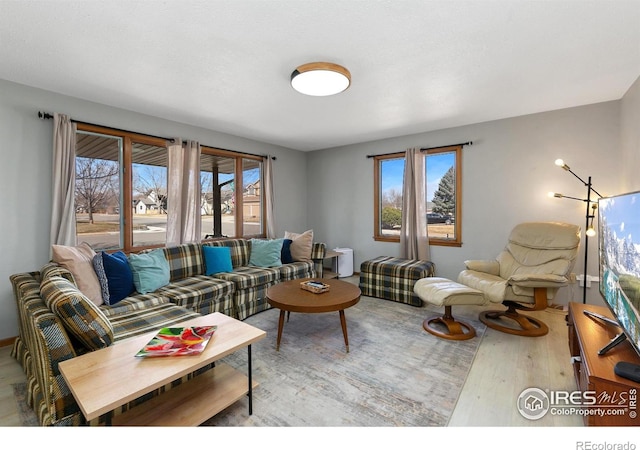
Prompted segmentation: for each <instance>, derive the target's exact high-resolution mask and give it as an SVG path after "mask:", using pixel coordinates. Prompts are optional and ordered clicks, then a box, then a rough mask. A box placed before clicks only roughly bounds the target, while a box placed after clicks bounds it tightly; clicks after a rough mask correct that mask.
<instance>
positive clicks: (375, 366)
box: [13, 294, 486, 427]
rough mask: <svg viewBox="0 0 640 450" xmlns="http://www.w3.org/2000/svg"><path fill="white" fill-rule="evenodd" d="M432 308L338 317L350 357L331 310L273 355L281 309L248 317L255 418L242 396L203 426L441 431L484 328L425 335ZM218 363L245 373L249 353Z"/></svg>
mask: <svg viewBox="0 0 640 450" xmlns="http://www.w3.org/2000/svg"><path fill="white" fill-rule="evenodd" d="M319 295H321V294H319ZM431 308H432V307H431V306H428V307H425V308H417V307H414V306H409V305H406V304H402V303H397V302H392V301H388V300H381V299H376V298H371V297H364V296H363V297H362V298H361V300H360V302H359V303H358V304H357V305H355V306H353V307H351V308H349V309H347V310H345V315H346V319H347V328H348V337H349V344H350V345H349V347H350V352H349V353H347V352H346V351H345V345H344V339H343V336H342V329H341V327H340V319H339V316H338V313H337V312H336V313H324V314H296V313H291V317H290V319H289V321H288V322H286V323H285V326H284V332H283V336H282V342H281V345H280V351H276V349H275V346H276V336H277V327H278V315H279V310H277V309H270V310H268V311H264V312H262V313H259V314H256V315H254V316H251V317H249V318H247V319H246V320H245V322H246V323H249V324H251V325H253V326H256V327H258V328H260V329H262V330H265V331H266V332H267V337H266V338H265V339H263V340H261V341H259V342H257V343H255V344H254V345H253V346H252V356H253V357H252V363H253V377H254V380H255V381H257V382H258V383H259V386H258V387H257V388H256V389H255V390H254V392H253V414H252V415H249V414H248V399H247V398H242V399H240V400H239V401H238V402H236V403H234V404H233V405H231V406H229V407H228V408H227V409H225V410H224V411H222V412H220V413H219V414H218V415H216V416H215V417H213V418H212V419H210V420H208V421H207V422H205V423H204V424H203V425H205V426H222V427H236V426H253V427H427V426H446V425H447V423H448V421H449V418H450V417H451V414H452V413H453V410H454V408H455V404H456V401H457V399H458V396H459V395H460V391H461V390H462V387H463V385H464V382H465V380H466V378H467V375H468V373H469V370H470V368H471V364H472V363H473V360H474V357H475V355H476V352H477V350H478V347H479V345H480V342H481V340H482V337H483V335H484V332H485V329H486V327H485V326H484V324H482V323H481V322H479V321H478V320H477V317H475V316H465V315H464V313H460V314H459V318H460V319H462V320H465V321H467V322H468V323H470V324H471V325H473V326H474V327H475V329H476V333H477V336H476V337H475V338H473V339H470V340H467V341H451V340H444V339H440V338H437V337H435V336H433V335H431V334H429V333H427V332H425V331H424V330H423V328H422V322H423V320H424V319H425V318H426V317H428V316H431V315H434V314H436V313H442V311H440V310H439V309H436V308H433V309H431ZM460 309H462V308H460ZM223 361H224V362H225V363H227V364H229V365H231V366H233V367H235V368H237V369H238V370H240V371H242V372H243V373H246V368H247V351H246V350H245V349H243V350H241V351H238V352H236V353H234V354H232V355H229V356H227V357H225V358H224V359H223ZM13 387H14V396H15V399H16V403H17V405H18V411H19V414H20V416H21V421H22V424H23V426H37V425H38V421H37V418H36V416H35V414H34V413H33V411H32V410H31V409H30V408H29V407H28V406H27V405H26V402H25V386H24V384H15V385H13Z"/></svg>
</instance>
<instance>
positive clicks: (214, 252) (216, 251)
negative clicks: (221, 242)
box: [202, 245, 233, 275]
mask: <svg viewBox="0 0 640 450" xmlns="http://www.w3.org/2000/svg"><path fill="white" fill-rule="evenodd" d="M202 253H203V254H204V267H205V269H204V274H205V275H213V274H215V273H220V272H232V271H233V266H232V265H231V249H230V248H229V247H212V246H210V245H203V246H202Z"/></svg>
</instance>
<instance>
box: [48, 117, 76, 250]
mask: <svg viewBox="0 0 640 450" xmlns="http://www.w3.org/2000/svg"><path fill="white" fill-rule="evenodd" d="M76 128H77V127H76V124H75V123H73V122H72V121H71V119H70V118H69V117H68V116H66V115H64V114H59V113H54V115H53V186H52V200H51V203H52V212H51V234H50V241H51V245H76V244H77V242H76V211H75V185H76V167H75V166H76Z"/></svg>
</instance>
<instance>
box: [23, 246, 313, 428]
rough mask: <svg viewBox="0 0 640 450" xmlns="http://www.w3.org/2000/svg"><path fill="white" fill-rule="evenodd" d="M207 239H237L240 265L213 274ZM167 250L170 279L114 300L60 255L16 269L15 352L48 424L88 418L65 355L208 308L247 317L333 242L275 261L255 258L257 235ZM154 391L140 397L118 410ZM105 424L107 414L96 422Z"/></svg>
mask: <svg viewBox="0 0 640 450" xmlns="http://www.w3.org/2000/svg"><path fill="white" fill-rule="evenodd" d="M205 245H210V246H225V247H229V248H230V253H231V261H232V267H233V270H232V271H231V272H223V273H217V274H214V275H210V276H207V275H205V274H204V273H205V267H204V266H205V265H204V259H203V248H202V247H203V246H205ZM163 250H164V254H165V256H166V259H167V261H168V262H169V268H170V283H169V284H168V285H166V286H164V287H161V288H160V289H158V290H156V291H154V292H150V293H146V294H140V293H137V292H134V293H133V294H132V295H130V296H128V297H126V298H125V299H123V300H121V301H119V302H118V303H116V304H115V305H113V306H109V305H100V306H99V307H96V306H91V305H87V304H86V302H83V301H82V297H83V296H82V294H79V290H78V289H77V287H76V286H77V284H76V280H75V279H74V277H73V275H72V274H71V272H69V271H68V270H66V269H65V268H63V267H61V266H59V265H57V264H55V263H52V262H50V263H47V264H45V266H44V267H42V269H41V270H40V271H35V272H25V273H19V274H14V275H11V276H10V281H11V283H12V286H13V292H14V296H15V299H16V302H17V309H18V318H19V336H18V337H17V338H16V340H15V342H14V346H13V349H12V356H13V357H14V358H16V359H17V360H18V362H20V364H21V365H22V367H23V369H24V371H25V374H26V376H27V384H28V386H27V403H28V404H29V405H30V406H31V407H32V408H33V409H34V411H35V412H36V414H37V416H38V418H39V421H40V424H41V425H43V426H50V425H84V424H86V422H85V420H84V417H83V416H82V413H81V411H80V409H79V407H78V405H77V404H76V402H75V399H74V398H73V395H72V394H71V392H70V390H69V388H68V386H67V384H66V382H65V381H64V379H63V377H62V375H61V373H60V371H59V369H58V364H59V363H60V362H62V361H65V360H67V359H70V358H74V357H76V356H78V355H80V354H83V353H86V352H88V351H92V350H95V349H97V348H101V347H102V346H108V345H112V344H114V343H115V344H116V345H117V342H118V341H120V340H122V339H126V338H128V337H132V336H137V335H140V334H143V333H147V332H150V331H155V330H157V329H159V328H161V327H164V326H169V325H172V324H175V323H178V322H182V321H184V320H187V319H189V318H192V317H197V316H198V315H201V314H209V313H213V312H221V313H223V314H226V315H229V316H231V317H235V318H237V319H239V320H244V319H245V318H247V317H249V316H251V315H253V314H256V313H258V312H261V311H264V310H266V309H269V308H270V305H269V304H268V303H267V302H266V301H265V292H266V290H267V288H268V287H269V286H272V285H273V284H275V283H278V282H281V281H284V280H291V279H298V278H304V277H315V276H316V273H317V268H318V264H322V259H323V258H324V253H325V244H323V243H314V244H313V247H312V258H313V260H312V261H296V262H293V263H289V264H283V265H282V266H281V267H272V268H263V267H254V266H250V265H249V261H250V254H251V241H249V240H245V239H223V240H219V241H211V242H206V243H202V244H184V245H180V246H176V247H170V248H164V249H163ZM89 303H91V302H89ZM96 310H97V311H98V312H96ZM70 311H71V312H70ZM70 316H73V317H70ZM78 323H81V324H85V326H84V327H81V326H79V325H77V324H78ZM70 324H71V325H70ZM88 324H90V325H88ZM207 369H208V368H203V369H201V371H202V370H207ZM195 375H197V374H189V375H187V376H185V377H184V378H185V379H188V378H191V377H193V376H195ZM180 381H183V380H180ZM164 389H165V388H160V390H164ZM153 395H154V394H149V395H147V396H145V398H140V399H137V400H135V401H133V402H131V403H130V404H128V405H125V406H123V407H122V408H120V409H119V410H117V411H115V414H118V413H120V412H121V411H124V410H126V409H128V408H130V407H131V406H133V405H135V404H138V403H140V402H142V401H145V400H147V399H148V398H150V397H151V396H153ZM97 424H99V420H95V421H92V422H91V423H90V425H97Z"/></svg>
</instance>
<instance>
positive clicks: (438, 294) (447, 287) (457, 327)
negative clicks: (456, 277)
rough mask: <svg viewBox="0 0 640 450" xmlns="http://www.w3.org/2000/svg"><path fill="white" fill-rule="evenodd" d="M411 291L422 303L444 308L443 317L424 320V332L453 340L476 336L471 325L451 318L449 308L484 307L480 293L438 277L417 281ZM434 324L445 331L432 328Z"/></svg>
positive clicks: (483, 300) (482, 296)
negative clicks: (457, 306)
mask: <svg viewBox="0 0 640 450" xmlns="http://www.w3.org/2000/svg"><path fill="white" fill-rule="evenodd" d="M413 289H414V292H415V293H416V295H418V297H420V298H421V299H422V300H423V301H425V302H427V303H430V304H432V305H435V306H444V307H445V312H444V315H437V316H433V317H429V318H428V319H425V321H424V322H423V323H422V327H423V328H424V329H425V331H427V332H429V333H431V334H433V335H435V336H438V337H441V338H444V339H453V340H466V339H471V338H472V337H474V336H475V335H476V331H475V329H474V328H473V327H472V326H471V325H469V324H468V323H466V322H463V321H461V320H456V319H455V318H454V317H453V315H452V313H451V307H452V306H453V305H484V304H485V298H484V295H483V294H482V292H480V291H478V290H476V289H473V288H470V287H468V286H465V285H463V284H460V283H456V282H455V281H451V280H449V279H447V278H440V277H431V278H423V279H422V280H418V281H417V282H416V284H415V286H414V287H413ZM436 323H438V324H441V325H444V326H445V327H446V329H447V330H446V331H441V329H439V328H437V327H435V326H434V324H436Z"/></svg>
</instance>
